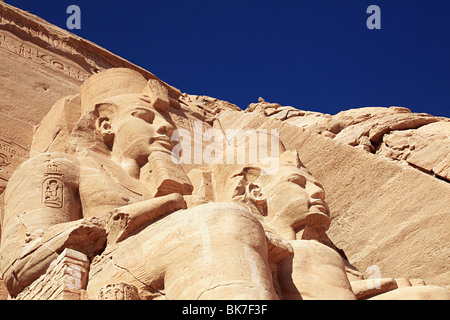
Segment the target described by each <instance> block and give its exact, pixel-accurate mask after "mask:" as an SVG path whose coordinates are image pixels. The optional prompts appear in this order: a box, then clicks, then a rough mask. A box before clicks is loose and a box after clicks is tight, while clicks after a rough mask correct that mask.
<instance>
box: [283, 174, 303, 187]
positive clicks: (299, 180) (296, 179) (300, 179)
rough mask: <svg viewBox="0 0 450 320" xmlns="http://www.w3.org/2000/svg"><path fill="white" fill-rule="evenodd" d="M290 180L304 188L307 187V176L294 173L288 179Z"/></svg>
mask: <svg viewBox="0 0 450 320" xmlns="http://www.w3.org/2000/svg"><path fill="white" fill-rule="evenodd" d="M287 180H288V181H289V182H292V183H295V184H297V185H299V186H300V187H302V188H305V187H306V178H305V177H304V176H301V175H292V176H290V177H289V178H288V179H287Z"/></svg>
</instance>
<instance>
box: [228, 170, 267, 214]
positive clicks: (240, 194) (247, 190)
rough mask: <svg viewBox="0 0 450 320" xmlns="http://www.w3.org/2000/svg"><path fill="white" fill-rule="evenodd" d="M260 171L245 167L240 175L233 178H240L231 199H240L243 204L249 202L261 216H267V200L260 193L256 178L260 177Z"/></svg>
mask: <svg viewBox="0 0 450 320" xmlns="http://www.w3.org/2000/svg"><path fill="white" fill-rule="evenodd" d="M261 173H262V170H261V169H260V168H258V167H251V166H249V167H245V168H244V169H243V170H242V171H241V172H240V173H238V174H236V175H234V176H233V177H237V176H239V177H241V181H240V182H239V184H238V186H237V188H236V190H235V191H234V194H233V198H234V199H241V201H244V202H247V203H248V202H250V203H251V204H253V206H255V207H256V208H257V209H258V211H259V212H260V213H261V215H263V216H265V215H267V200H266V198H265V197H264V195H263V194H262V192H261V187H260V186H259V184H258V182H256V181H257V180H258V178H259V177H260V175H261Z"/></svg>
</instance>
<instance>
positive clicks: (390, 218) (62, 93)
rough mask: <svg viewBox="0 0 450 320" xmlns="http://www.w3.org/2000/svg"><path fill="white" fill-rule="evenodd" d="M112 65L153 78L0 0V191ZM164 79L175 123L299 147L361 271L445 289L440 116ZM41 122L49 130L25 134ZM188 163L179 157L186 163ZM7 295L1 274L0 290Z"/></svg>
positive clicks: (447, 175)
mask: <svg viewBox="0 0 450 320" xmlns="http://www.w3.org/2000/svg"><path fill="white" fill-rule="evenodd" d="M112 67H126V68H130V69H134V70H137V71H139V72H140V73H142V74H143V75H144V76H145V78H146V79H157V77H156V76H154V75H153V74H151V73H150V72H148V71H146V70H143V69H142V68H140V67H138V66H135V65H133V64H132V63H130V62H128V61H126V60H124V59H122V58H120V57H117V56H116V55H114V54H112V53H110V52H108V51H106V50H104V49H102V48H100V47H99V46H97V45H95V44H93V43H91V42H89V41H86V40H84V39H81V38H79V37H77V36H75V35H73V34H71V33H69V32H67V31H64V30H61V29H60V28H57V27H55V26H53V25H51V24H49V23H48V22H46V21H44V20H42V19H40V18H39V17H36V16H34V15H32V14H29V13H27V12H24V11H22V10H19V9H17V8H14V7H12V6H10V5H7V4H5V3H0V79H1V80H0V81H1V88H0V91H1V96H2V99H1V102H0V119H1V121H0V194H1V193H2V192H3V190H4V188H5V186H6V184H7V182H8V180H9V178H10V177H11V175H12V173H13V172H14V171H15V170H16V169H17V168H18V167H19V166H20V165H21V163H23V161H25V160H26V159H27V158H28V157H29V156H30V155H33V154H39V153H42V152H47V151H51V150H53V149H55V150H56V149H58V148H59V147H60V144H61V141H64V140H65V139H66V138H67V137H68V135H69V134H70V132H71V131H72V129H73V128H74V125H75V123H74V122H75V120H74V119H78V117H79V114H77V113H76V112H78V111H76V110H73V109H72V108H70V103H71V102H73V101H74V100H76V99H78V96H77V94H78V92H79V87H80V85H81V84H82V83H83V81H84V80H85V79H87V78H88V77H89V76H90V75H92V74H95V73H97V72H98V71H100V70H104V69H109V68H112ZM164 85H165V86H166V88H167V90H168V91H169V93H170V95H171V96H172V97H176V98H177V99H179V101H181V103H180V108H181V110H183V112H184V113H183V114H187V116H182V115H181V113H180V114H176V113H174V114H173V118H174V121H175V123H176V125H177V127H178V128H184V129H186V130H189V131H190V132H194V131H195V130H205V129H208V128H218V129H221V128H222V130H223V128H236V129H243V130H245V129H278V130H279V132H280V137H281V140H282V141H283V143H284V144H285V146H286V147H287V148H288V149H295V150H298V152H299V154H300V158H301V161H302V162H303V164H304V165H305V166H306V167H307V168H308V170H309V171H311V173H312V174H313V175H314V176H315V177H316V178H317V179H318V180H319V181H320V182H321V184H322V185H323V186H324V189H325V191H326V194H327V201H328V203H329V206H330V211H331V218H332V223H331V227H330V230H329V231H328V235H329V237H330V239H331V240H332V241H333V243H334V244H335V245H336V246H337V247H338V248H340V249H342V250H343V252H345V256H346V257H347V258H348V260H349V262H350V263H351V264H352V265H354V266H355V267H356V268H357V269H358V270H359V271H360V272H361V273H362V274H363V275H364V273H365V272H368V270H369V267H370V266H374V265H375V266H377V267H378V268H379V270H380V271H381V276H382V277H385V278H391V277H392V278H394V277H396V278H404V277H406V278H421V279H424V280H425V282H426V283H427V284H432V285H439V286H443V287H445V288H447V289H450V270H449V267H448V266H449V255H450V248H449V244H448V239H450V222H449V219H448V215H449V214H450V206H449V204H450V185H449V181H450V138H449V135H450V119H447V118H442V117H434V116H432V115H428V114H417V113H412V112H411V111H410V110H408V109H406V108H402V107H391V108H382V107H371V108H360V109H351V110H346V111H342V112H340V113H338V114H336V115H328V114H322V113H318V112H310V111H303V110H298V109H296V108H293V107H286V106H281V105H279V104H276V103H268V102H259V103H254V104H250V105H249V106H248V107H247V109H246V110H245V111H244V110H241V109H240V108H239V107H237V106H235V105H233V104H231V103H228V102H226V101H221V100H218V99H214V98H211V97H208V96H197V95H192V94H187V93H183V94H182V93H181V91H180V90H178V89H176V88H173V87H172V86H170V85H167V84H164ZM68 96H70V97H69V98H66V97H68ZM54 105H55V107H53V109H52V112H51V113H50V114H48V112H49V110H50V109H51V108H52V106H54ZM241 107H243V106H241ZM47 114H48V116H47V117H46V115H47ZM43 120H44V121H43ZM41 121H43V122H42V123H41ZM46 121H47V123H48V126H46V125H45V123H46ZM198 123H200V126H201V128H200V129H198V128H197V126H198ZM39 124H40V126H39ZM196 128H197V129H196ZM40 130H45V135H42V136H47V137H48V136H49V134H48V133H49V132H51V135H50V136H51V137H52V138H51V139H47V140H43V139H37V140H36V139H35V141H33V135H34V134H35V133H39V131H40ZM52 148H53V149H52ZM193 168H196V166H195V165H185V170H186V171H187V172H189V171H190V170H191V169H193ZM0 204H2V198H1V197H0ZM0 208H3V205H1V207H0ZM1 210H2V209H0V216H3V213H2V212H1ZM0 230H1V229H0ZM5 293H6V292H5V290H4V288H3V287H2V285H1V282H0V298H6V295H5Z"/></svg>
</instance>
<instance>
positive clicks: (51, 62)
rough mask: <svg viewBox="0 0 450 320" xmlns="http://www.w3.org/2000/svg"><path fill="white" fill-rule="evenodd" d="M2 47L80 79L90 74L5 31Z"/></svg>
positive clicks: (0, 43) (0, 41) (1, 42)
mask: <svg viewBox="0 0 450 320" xmlns="http://www.w3.org/2000/svg"><path fill="white" fill-rule="evenodd" d="M0 48H3V49H6V50H8V51H9V52H12V53H15V54H16V55H18V56H20V57H22V58H25V59H29V60H32V61H33V62H36V63H38V64H40V65H43V66H46V67H50V68H52V69H56V70H58V71H61V72H63V73H65V74H67V75H69V76H70V77H72V78H75V79H77V80H80V81H84V80H86V79H87V78H88V77H89V75H90V74H89V73H88V72H86V71H85V70H83V69H82V68H80V67H77V66H75V65H74V64H68V63H67V62H62V61H61V60H58V59H57V58H56V57H55V56H53V55H50V54H48V53H47V52H43V51H42V49H38V47H37V46H33V45H31V44H29V43H25V42H22V41H21V40H19V39H18V38H15V37H13V36H10V35H6V34H5V33H0Z"/></svg>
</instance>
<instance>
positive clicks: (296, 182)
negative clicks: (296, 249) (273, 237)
mask: <svg viewBox="0 0 450 320" xmlns="http://www.w3.org/2000/svg"><path fill="white" fill-rule="evenodd" d="M259 184H260V187H261V193H262V197H265V198H266V199H267V211H268V215H267V221H268V222H269V223H271V224H273V225H276V226H279V227H281V228H283V227H292V228H293V229H294V230H295V231H298V230H299V229H302V228H304V227H306V226H309V227H313V228H315V229H317V230H321V231H326V230H327V229H328V226H329V222H330V218H329V207H328V204H327V203H326V202H325V191H324V189H323V187H322V186H321V185H320V183H318V182H317V180H315V179H314V178H313V177H312V176H311V175H310V174H309V173H308V172H307V170H306V169H304V168H298V167H297V166H281V167H280V168H279V170H278V172H277V173H276V174H274V175H268V176H263V177H261V178H260V183H259Z"/></svg>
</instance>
